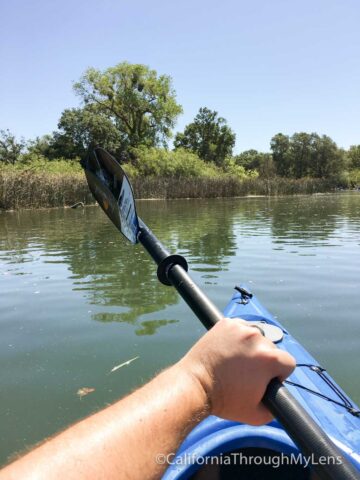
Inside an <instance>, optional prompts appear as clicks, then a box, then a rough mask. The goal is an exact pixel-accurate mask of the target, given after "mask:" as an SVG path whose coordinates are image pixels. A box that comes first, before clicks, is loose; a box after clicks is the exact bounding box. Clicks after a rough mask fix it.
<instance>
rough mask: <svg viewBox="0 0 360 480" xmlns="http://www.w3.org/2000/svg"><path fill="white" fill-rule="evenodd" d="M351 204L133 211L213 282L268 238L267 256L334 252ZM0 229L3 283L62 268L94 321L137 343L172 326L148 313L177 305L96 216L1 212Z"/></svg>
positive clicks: (230, 203)
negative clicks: (249, 241)
mask: <svg viewBox="0 0 360 480" xmlns="http://www.w3.org/2000/svg"><path fill="white" fill-rule="evenodd" d="M358 205H359V196H358V195H356V194H354V195H343V196H336V195H321V196H312V197H310V196H303V197H301V196H300V197H296V198H267V199H264V198H255V199H254V198H252V199H249V198H248V199H226V200H221V201H217V200H210V201H209V200H189V201H186V200H185V201H171V202H162V201H153V202H139V205H138V210H139V214H140V215H141V216H142V217H143V219H144V220H145V222H146V223H148V225H149V226H150V227H151V228H152V229H153V230H154V232H155V233H156V234H157V235H158V236H159V238H160V239H161V240H162V241H163V242H164V244H165V245H166V246H168V247H169V249H170V250H172V251H178V252H180V253H182V254H184V255H185V256H187V258H188V260H189V263H190V265H191V269H192V270H193V271H195V272H199V273H200V274H202V275H201V276H202V278H203V279H204V281H205V283H214V282H216V281H217V279H218V278H219V275H220V272H224V271H226V270H227V269H228V268H229V264H230V263H231V261H232V258H233V257H234V256H235V255H236V254H237V251H238V249H239V248H240V249H241V242H242V238H244V239H245V238H248V237H251V238H254V239H255V238H256V237H257V236H264V237H265V236H266V237H268V236H271V239H272V242H273V249H274V250H279V249H284V248H287V249H289V248H290V252H292V253H295V254H299V255H315V253H314V252H313V251H312V250H311V247H314V246H319V245H323V246H329V245H331V246H337V245H339V241H338V240H339V239H340V238H341V235H343V232H342V228H343V227H344V226H345V225H348V224H349V225H350V228H351V229H352V231H353V232H354V231H356V232H357V233H358V232H359V230H360V212H359V208H358ZM349 225H348V226H349ZM0 228H1V237H0V250H1V255H0V260H1V261H2V262H3V264H4V266H2V267H1V270H4V271H3V274H5V273H11V274H12V275H31V273H32V272H31V269H30V268H29V269H27V267H26V264H29V267H30V265H31V266H34V265H35V264H36V263H39V262H40V263H41V262H43V263H49V264H61V265H65V266H66V268H68V270H69V278H70V279H71V280H72V282H73V290H74V291H78V292H82V294H83V295H84V296H85V297H86V298H87V301H88V303H90V304H92V305H95V306H97V307H98V308H97V311H96V312H94V313H93V317H92V318H93V319H94V320H96V321H99V322H104V323H109V322H123V323H127V324H129V325H134V327H135V331H136V332H137V334H138V335H151V334H153V333H155V332H156V331H157V329H158V328H161V327H163V326H165V325H168V324H171V323H174V322H175V320H173V319H170V320H168V319H164V318H161V319H159V318H158V316H159V315H158V314H159V312H161V311H162V310H166V309H167V307H169V306H171V305H175V304H176V303H177V302H178V300H179V299H178V295H177V293H176V291H175V290H174V289H172V288H169V287H165V286H163V285H160V284H159V283H158V280H157V277H156V268H155V266H154V264H153V262H152V261H151V260H150V258H148V256H147V254H146V253H145V252H144V251H143V250H142V248H141V246H136V247H132V246H131V245H128V244H127V243H126V242H125V241H123V239H122V238H121V237H120V236H119V234H118V232H117V231H116V229H115V228H114V227H113V226H112V225H111V223H110V222H109V221H108V219H107V218H106V217H105V216H104V215H103V213H102V212H101V211H100V209H98V208H96V207H94V208H86V209H84V210H61V209H53V210H46V211H26V212H15V213H3V214H1V215H0ZM294 247H295V248H294ZM299 249H302V250H303V249H310V250H309V251H308V252H306V251H304V250H303V251H301V250H299ZM6 266H7V267H6ZM99 309H100V311H98V310H99ZM149 317H150V318H149Z"/></svg>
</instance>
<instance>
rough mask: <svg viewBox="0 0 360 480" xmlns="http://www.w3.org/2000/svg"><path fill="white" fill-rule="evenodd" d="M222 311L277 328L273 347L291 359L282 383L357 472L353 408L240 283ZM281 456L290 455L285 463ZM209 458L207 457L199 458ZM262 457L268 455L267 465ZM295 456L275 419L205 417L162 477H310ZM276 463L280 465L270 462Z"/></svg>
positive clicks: (358, 441) (359, 457)
mask: <svg viewBox="0 0 360 480" xmlns="http://www.w3.org/2000/svg"><path fill="white" fill-rule="evenodd" d="M224 316H226V317H229V318H236V317H240V318H242V319H244V320H246V321H248V322H249V323H252V322H265V323H266V324H269V325H275V326H277V327H279V328H281V330H282V331H283V334H284V336H283V338H282V340H281V341H280V342H279V343H277V346H278V348H281V349H282V350H285V351H287V352H289V353H290V354H291V355H293V357H294V358H295V359H296V364H297V367H296V369H295V370H294V372H293V373H292V374H291V376H290V377H289V378H288V379H287V381H286V386H287V388H288V389H289V391H290V392H291V393H292V394H293V395H294V397H295V398H296V399H297V400H298V401H299V402H300V403H301V405H302V406H303V407H304V408H305V409H306V410H307V411H308V413H309V414H310V415H311V416H312V417H313V419H314V420H315V421H316V423H318V424H319V425H320V426H321V427H322V429H323V430H324V431H325V432H326V433H327V434H328V436H329V437H330V438H331V439H332V440H333V441H334V443H335V444H336V445H337V446H338V447H339V448H340V449H341V451H342V452H343V454H344V455H345V456H347V457H348V458H349V459H350V460H351V461H352V462H353V463H354V465H355V466H356V467H357V468H358V470H359V477H360V410H359V408H358V407H357V406H356V405H355V404H354V403H353V402H352V400H351V399H350V398H349V397H348V396H347V395H346V394H345V392H343V390H342V389H341V388H340V387H339V386H338V385H337V384H336V383H335V381H334V380H333V379H332V378H331V377H330V376H329V375H328V374H327V372H326V371H325V369H324V368H323V367H322V366H320V365H319V364H318V362H317V361H316V360H315V359H314V358H313V357H312V356H311V355H310V354H309V352H307V351H306V350H305V348H304V347H302V346H301V345H300V343H299V342H297V341H296V340H295V339H294V338H293V337H292V336H291V335H290V334H289V332H288V331H287V330H286V329H284V327H283V326H282V325H281V324H280V323H279V322H278V321H277V320H276V319H275V318H274V317H273V316H272V315H271V314H270V313H269V312H268V311H267V310H266V309H265V308H264V307H263V306H262V305H261V303H260V302H259V301H258V300H257V298H256V297H255V296H254V295H252V294H251V293H250V292H249V291H248V290H247V289H246V287H240V288H239V287H237V291H236V293H235V294H234V295H233V297H232V299H231V301H230V303H229V304H228V305H227V307H226V308H225V310H224ZM284 456H287V458H290V457H293V459H292V461H291V462H288V465H287V464H286V463H287V460H286V458H285V459H284ZM210 457H212V458H213V460H204V459H206V458H210ZM215 457H216V458H217V460H215ZM250 457H251V458H252V460H249V459H250ZM260 457H262V458H263V462H261V465H260V463H259V464H258V465H255V464H253V465H249V462H254V461H255V459H256V458H260ZM270 457H271V458H270ZM229 458H230V460H231V461H232V465H227V464H226V463H224V462H229ZM246 458H247V460H246ZM265 458H268V465H267V466H266V465H265V461H264V459H265ZM279 458H280V459H281V460H279ZM226 459H227V460H226ZM295 459H297V460H295ZM333 460H335V459H333ZM301 461H302V460H301V455H300V452H299V450H298V448H297V447H296V445H295V444H294V443H293V441H292V440H291V439H290V438H289V436H288V435H287V433H286V432H285V431H284V430H283V428H282V426H281V425H280V424H279V422H277V421H276V420H274V421H272V422H271V423H269V424H267V425H263V426H260V427H254V426H250V425H245V424H242V423H237V422H231V421H227V420H223V419H221V418H218V417H214V416H210V417H208V418H207V419H205V420H204V421H203V422H201V423H200V424H199V425H198V426H197V427H196V428H194V430H193V431H192V432H191V433H190V434H189V435H188V436H187V437H186V439H185V441H184V442H183V444H182V445H181V447H180V449H179V450H178V452H177V454H176V456H175V457H174V458H173V459H171V463H172V464H171V465H170V466H169V468H168V469H167V471H166V472H165V475H164V476H163V479H166V480H170V479H186V478H194V479H195V478H197V479H201V478H207V479H208V480H210V479H212V478H214V479H215V478H217V479H219V478H227V479H228V478H246V479H251V478H257V479H261V478H266V479H269V478H277V479H281V478H288V479H290V478H291V479H306V478H310V476H309V471H308V469H306V468H304V466H303V465H300V464H297V462H301ZM216 462H217V463H216ZM279 462H280V463H281V465H278V467H277V468H276V466H275V467H274V465H277V464H278V463H279ZM305 462H306V459H305ZM204 463H206V464H207V465H206V466H204ZM209 463H210V465H209ZM226 472H227V473H226ZM239 475H240V476H239ZM283 475H284V476H283Z"/></svg>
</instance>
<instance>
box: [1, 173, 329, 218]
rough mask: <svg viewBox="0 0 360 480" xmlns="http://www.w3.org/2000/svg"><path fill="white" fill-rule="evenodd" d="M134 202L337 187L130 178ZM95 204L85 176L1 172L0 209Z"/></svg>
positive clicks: (286, 181)
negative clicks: (152, 199) (141, 199)
mask: <svg viewBox="0 0 360 480" xmlns="http://www.w3.org/2000/svg"><path fill="white" fill-rule="evenodd" d="M132 182H133V186H134V191H135V196H136V197H137V198H215V197H237V196H244V195H297V194H305V193H317V192H329V191H332V190H334V189H335V187H336V185H335V184H334V183H333V182H331V181H329V180H320V179H300V180H294V179H285V178H273V179H269V180H266V179H262V178H246V179H242V180H241V179H239V178H238V177H234V176H231V175H223V176H222V177H191V178H189V177H179V176H176V177H175V176H174V177H162V176H161V177H156V176H151V177H140V176H138V175H137V176H135V177H133V178H132ZM77 202H83V203H84V204H91V203H94V200H93V197H92V195H91V194H90V192H89V189H88V186H87V182H86V179H85V176H84V174H83V173H82V172H81V171H77V172H72V173H62V174H59V173H51V172H43V173H41V172H38V171H31V170H23V171H21V170H14V169H13V170H11V169H3V170H2V171H0V209H4V210H9V209H22V208H45V207H46V208H47V207H64V206H71V205H73V204H75V203H77Z"/></svg>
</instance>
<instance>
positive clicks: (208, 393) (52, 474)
mask: <svg viewBox="0 0 360 480" xmlns="http://www.w3.org/2000/svg"><path fill="white" fill-rule="evenodd" d="M294 366H295V363H294V360H293V359H292V357H290V356H289V355H288V354H287V353H285V352H282V351H280V350H278V349H276V348H275V347H274V346H273V344H272V343H271V342H270V341H268V340H266V339H265V338H263V337H262V336H261V334H260V333H259V331H258V330H257V329H254V328H250V327H248V326H245V325H244V323H243V322H241V321H234V320H228V319H224V320H222V321H221V322H219V323H218V324H217V325H216V326H215V327H214V328H213V329H212V330H211V331H210V332H208V333H207V334H206V335H204V337H202V338H201V339H200V340H199V341H198V342H197V343H196V344H195V346H194V347H193V348H192V349H191V350H190V351H189V352H188V354H187V355H186V356H185V357H184V358H183V359H182V360H180V362H178V363H177V364H175V365H174V366H172V367H171V368H169V369H167V370H165V371H164V372H162V373H161V374H160V375H158V376H157V377H156V378H155V379H154V380H152V381H151V382H150V383H148V384H147V385H145V386H144V387H142V388H140V389H139V390H137V391H136V392H135V393H133V394H132V395H130V396H128V397H126V398H125V399H123V400H120V401H119V402H117V403H115V404H114V405H112V406H110V407H108V408H106V409H105V410H103V411H101V412H99V413H96V414H95V415H92V416H91V417H89V418H87V419H85V420H83V421H81V422H79V423H77V424H76V425H74V426H72V427H70V428H69V429H67V430H65V431H64V432H63V433H61V434H59V435H58V436H56V437H55V438H53V439H51V440H49V441H47V442H46V443H45V444H43V445H42V446H40V447H38V448H36V449H35V450H33V451H32V452H30V453H29V454H27V455H25V456H24V457H22V458H21V459H19V460H17V461H16V462H14V463H13V464H11V465H9V466H8V467H6V468H5V469H3V470H2V471H1V472H0V480H5V479H14V480H15V479H16V480H18V479H19V478H21V479H35V478H36V479H39V480H40V479H46V480H48V479H63V478H66V479H68V480H72V479H77V480H82V479H84V480H85V479H86V480H89V479H132V480H137V479H139V480H140V479H141V480H143V479H158V478H160V477H161V475H162V473H163V472H164V470H165V468H166V465H161V464H158V463H157V461H156V458H157V455H159V454H164V455H167V454H169V453H172V452H176V450H177V448H178V447H179V445H180V443H181V441H182V440H183V439H184V438H185V436H186V435H187V433H188V432H189V431H190V430H191V429H192V428H193V427H194V426H195V425H196V424H197V423H198V422H199V421H201V420H202V419H203V418H205V417H206V416H207V415H209V414H210V413H212V414H216V415H220V416H222V417H224V418H229V419H234V420H239V421H243V422H246V423H250V424H255V425H258V424H262V423H266V422H268V421H270V420H271V415H270V413H269V412H268V411H267V410H266V409H265V407H264V406H263V405H262V404H261V399H262V397H263V394H264V392H265V389H266V386H267V385H268V383H269V381H270V380H271V379H272V378H274V377H279V378H281V379H283V378H285V377H287V376H288V375H289V374H290V373H291V371H292V370H293V369H294Z"/></svg>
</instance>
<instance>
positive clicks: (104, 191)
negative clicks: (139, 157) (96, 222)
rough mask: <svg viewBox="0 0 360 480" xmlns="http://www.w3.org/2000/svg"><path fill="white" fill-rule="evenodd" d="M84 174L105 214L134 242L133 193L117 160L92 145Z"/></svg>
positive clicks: (135, 218) (135, 234)
mask: <svg viewBox="0 0 360 480" xmlns="http://www.w3.org/2000/svg"><path fill="white" fill-rule="evenodd" d="M85 175H86V179H87V182H88V184H89V188H90V190H91V193H92V194H93V195H94V197H95V199H96V201H97V202H98V203H99V205H100V206H101V208H102V209H103V210H104V212H105V213H106V215H107V216H108V217H109V218H110V220H111V221H112V222H113V224H114V225H115V226H116V227H117V228H118V230H120V232H121V233H122V234H123V235H124V236H125V237H126V238H127V239H128V240H130V242H131V243H137V242H138V239H137V236H138V233H139V221H138V216H137V213H136V208H135V200H134V193H133V190H132V188H131V184H130V182H129V179H128V178H127V176H126V174H125V172H124V170H123V169H122V168H121V166H120V164H119V163H118V162H117V161H116V160H115V158H114V157H113V156H111V155H110V154H109V153H108V152H107V151H106V150H104V149H103V148H95V150H94V151H93V152H92V153H91V154H90V155H89V156H88V158H87V161H86V166H85Z"/></svg>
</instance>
